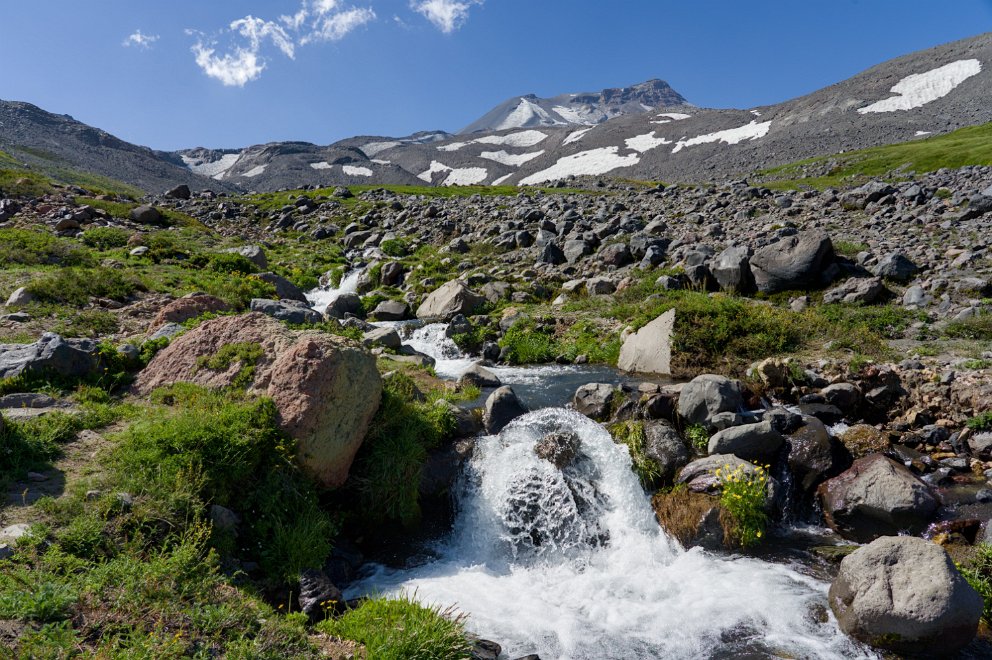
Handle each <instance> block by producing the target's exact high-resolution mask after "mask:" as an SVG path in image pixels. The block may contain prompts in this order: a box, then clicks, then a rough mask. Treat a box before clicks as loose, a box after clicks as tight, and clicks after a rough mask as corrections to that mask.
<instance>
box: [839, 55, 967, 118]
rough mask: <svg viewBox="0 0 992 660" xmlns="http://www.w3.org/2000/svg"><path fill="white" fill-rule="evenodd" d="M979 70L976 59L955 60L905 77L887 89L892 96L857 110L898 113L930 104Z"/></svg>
mask: <svg viewBox="0 0 992 660" xmlns="http://www.w3.org/2000/svg"><path fill="white" fill-rule="evenodd" d="M981 72H982V63H981V62H979V61H978V60H958V61H957V62H951V63H950V64H945V65H944V66H942V67H938V68H936V69H931V70H930V71H926V72H924V73H914V74H913V75H911V76H906V77H905V78H903V79H902V80H900V81H899V82H897V83H896V84H895V85H893V87H892V89H891V90H890V91H891V92H892V93H893V94H896V96H892V97H890V98H887V99H882V100H881V101H878V102H876V103H872V104H871V105H868V106H865V107H864V108H859V109H858V113H859V114H862V115H865V114H868V113H870V112H898V111H901V110H912V109H914V108H919V107H922V106H924V105H926V104H927V103H932V102H933V101H936V100H937V99H940V98H943V97H945V96H947V95H948V94H950V93H951V92H952V91H954V88H955V87H957V86H958V85H960V84H961V83H963V82H964V81H965V80H967V79H968V78H971V77H972V76H977V75H978V74H979V73H981Z"/></svg>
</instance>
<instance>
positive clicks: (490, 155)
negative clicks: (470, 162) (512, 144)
mask: <svg viewBox="0 0 992 660" xmlns="http://www.w3.org/2000/svg"><path fill="white" fill-rule="evenodd" d="M543 153H544V150H543V149H542V150H541V151H532V152H530V153H526V154H510V153H507V152H506V151H503V150H500V151H483V152H482V153H481V154H479V156H480V157H482V158H485V159H486V160H494V161H496V162H497V163H502V164H503V165H510V166H513V167H520V166H521V165H523V164H524V163H527V162H529V161H532V160H534V159H535V158H537V157H538V156H540V155H541V154H543Z"/></svg>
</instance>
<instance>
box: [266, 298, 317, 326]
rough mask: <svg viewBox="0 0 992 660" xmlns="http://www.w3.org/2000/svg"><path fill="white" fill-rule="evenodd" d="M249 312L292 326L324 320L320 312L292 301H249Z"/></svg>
mask: <svg viewBox="0 0 992 660" xmlns="http://www.w3.org/2000/svg"><path fill="white" fill-rule="evenodd" d="M251 311H253V312H261V313H262V314H265V315H267V316H271V317H272V318H274V319H279V320H280V321H285V322H286V323H292V324H293V325H303V324H306V323H320V322H321V321H323V320H324V317H323V315H322V314H321V313H320V312H318V311H315V310H313V309H310V308H309V307H308V306H307V305H306V304H305V303H301V302H296V301H294V300H269V299H268V298H254V299H252V301H251Z"/></svg>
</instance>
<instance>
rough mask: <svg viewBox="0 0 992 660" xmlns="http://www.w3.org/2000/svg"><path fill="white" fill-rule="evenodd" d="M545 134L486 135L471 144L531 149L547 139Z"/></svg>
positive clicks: (530, 132)
mask: <svg viewBox="0 0 992 660" xmlns="http://www.w3.org/2000/svg"><path fill="white" fill-rule="evenodd" d="M547 137H548V136H547V134H546V133H542V132H541V131H535V130H529V131H520V132H519V133H510V134H509V135H486V136H485V137H481V138H478V139H475V140H472V142H475V143H476V144H498V145H502V146H505V147H533V146H534V145H536V144H540V143H541V142H544V140H545V139H547Z"/></svg>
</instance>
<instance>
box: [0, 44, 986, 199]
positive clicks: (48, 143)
mask: <svg viewBox="0 0 992 660" xmlns="http://www.w3.org/2000/svg"><path fill="white" fill-rule="evenodd" d="M990 66H992V35H989V34H986V35H981V36H977V37H974V38H971V39H966V40H963V41H959V42H956V43H951V44H946V45H943V46H939V47H937V48H932V49H929V50H926V51H921V52H918V53H913V54H911V55H907V56H905V57H901V58H898V59H895V60H892V61H890V62H886V63H884V64H880V65H879V66H876V67H874V68H872V69H869V70H867V71H865V72H864V73H861V74H859V75H857V76H855V77H853V78H851V79H849V80H846V81H843V82H840V83H838V84H836V85H832V86H830V87H827V88H825V89H822V90H820V91H817V92H814V93H812V94H809V95H807V96H803V97H801V98H798V99H793V100H791V101H786V102H784V103H780V104H777V105H772V106H767V107H762V108H750V109H741V110H710V109H703V108H696V107H694V106H689V105H686V104H685V102H684V101H685V100H684V99H683V98H682V97H681V96H679V95H678V94H677V93H676V92H675V91H674V90H672V89H671V88H670V87H668V86H667V84H665V83H663V82H661V81H650V82H648V83H643V84H641V85H635V86H633V87H629V88H623V89H618V90H604V91H603V92H600V93H598V94H579V95H574V96H573V95H565V96H561V97H555V98H552V99H538V98H536V97H517V98H514V99H511V100H510V101H508V102H507V103H504V104H503V105H501V106H499V107H497V108H496V109H494V110H493V111H491V112H490V113H488V114H487V115H486V116H485V117H483V118H482V119H480V120H479V121H478V122H475V123H473V124H472V125H470V126H468V127H467V128H466V129H465V130H464V131H462V134H459V135H457V136H453V135H450V134H448V133H445V132H443V131H433V132H426V133H418V134H415V135H412V136H408V137H403V138H389V137H355V138H349V139H346V140H342V141H340V142H337V143H335V144H332V145H330V146H318V145H313V144H309V143H299V142H286V143H273V144H265V145H257V146H253V147H249V148H247V149H233V150H213V149H204V148H198V149H190V150H185V151H181V152H178V153H175V154H159V153H154V152H151V151H150V150H148V149H144V148H141V147H135V146H133V145H129V144H126V143H124V142H121V141H120V140H117V139H116V138H113V137H112V136H110V135H108V134H106V133H103V132H101V131H98V130H96V129H92V128H89V127H86V126H84V125H82V124H79V123H78V122H75V121H72V120H70V119H67V118H65V117H59V116H56V115H50V114H48V113H44V112H43V111H40V110H38V109H36V108H33V107H32V106H27V105H26V104H11V103H6V104H3V105H0V112H2V113H3V115H2V117H3V118H2V122H3V123H2V125H0V150H6V151H8V152H11V153H15V154H16V155H17V158H18V159H22V160H24V161H26V162H28V163H30V164H32V166H34V167H39V168H42V169H44V170H46V171H49V170H52V169H53V168H56V169H57V168H58V167H63V166H65V167H77V168H82V169H86V170H87V171H91V172H95V173H99V174H102V175H104V176H107V177H111V178H114V179H118V180H120V181H124V182H125V183H129V184H132V185H136V186H139V187H142V188H144V189H146V190H150V191H159V190H164V189H166V188H168V187H170V186H169V184H175V183H178V182H187V183H189V184H190V185H191V186H192V187H193V188H194V189H203V188H212V189H214V190H233V189H240V190H255V191H273V190H278V189H280V188H287V187H297V186H302V185H314V186H330V185H358V184H377V185H404V184H420V185H424V184H426V185H449V186H450V185H474V184H485V185H534V184H547V183H551V182H555V181H559V180H564V179H569V178H572V177H579V176H600V175H609V176H614V177H623V178H628V179H635V180H664V181H678V182H698V181H709V180H719V179H724V178H728V177H740V176H744V175H749V174H750V173H752V172H753V171H755V170H758V169H764V168H770V167H775V166H779V165H784V164H787V163H792V162H795V161H801V160H803V159H807V158H810V157H815V156H824V155H829V154H835V153H840V152H846V151H851V150H856V149H863V148H866V147H873V146H878V145H885V144H891V143H898V142H907V141H913V140H921V139H925V138H928V137H930V136H934V135H941V134H945V133H948V132H950V131H953V130H955V129H958V128H962V127H966V126H974V125H978V124H984V123H988V122H992V103H990V100H992V99H990V93H989V90H990V89H992V80H990V76H992V69H990ZM655 106H656V107H655ZM648 107H652V109H651V110H650V111H648V110H647V109H646V108H648ZM56 135H57V136H59V137H58V139H56V138H55V137H53V136H56ZM183 166H185V168H186V169H185V171H184V170H183V169H182V167H183Z"/></svg>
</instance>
